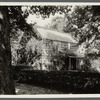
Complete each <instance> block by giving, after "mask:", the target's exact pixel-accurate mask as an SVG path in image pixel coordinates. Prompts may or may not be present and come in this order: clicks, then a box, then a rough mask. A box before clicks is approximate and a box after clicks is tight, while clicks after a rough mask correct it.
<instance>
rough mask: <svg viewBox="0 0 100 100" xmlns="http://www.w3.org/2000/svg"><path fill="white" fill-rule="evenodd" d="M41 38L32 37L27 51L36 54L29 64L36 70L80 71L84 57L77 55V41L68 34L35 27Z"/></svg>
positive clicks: (27, 45)
mask: <svg viewBox="0 0 100 100" xmlns="http://www.w3.org/2000/svg"><path fill="white" fill-rule="evenodd" d="M33 28H34V32H36V33H37V35H38V36H39V37H40V39H36V38H34V37H32V38H31V39H30V40H29V41H28V43H27V44H26V50H28V51H29V50H32V53H33V54H34V53H35V54H36V56H34V57H33V58H32V60H31V61H30V62H29V63H28V65H29V66H33V69H34V70H48V71H52V70H77V69H80V62H81V60H82V59H83V56H82V55H79V54H78V53H77V50H78V46H77V43H78V42H77V41H76V40H75V39H74V38H73V37H72V36H71V35H70V34H68V33H63V32H58V31H55V30H50V29H46V28H43V27H38V26H34V27H33Z"/></svg>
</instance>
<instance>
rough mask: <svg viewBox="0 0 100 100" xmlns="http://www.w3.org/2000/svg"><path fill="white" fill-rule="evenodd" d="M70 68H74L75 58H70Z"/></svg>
mask: <svg viewBox="0 0 100 100" xmlns="http://www.w3.org/2000/svg"><path fill="white" fill-rule="evenodd" d="M71 70H76V58H71Z"/></svg>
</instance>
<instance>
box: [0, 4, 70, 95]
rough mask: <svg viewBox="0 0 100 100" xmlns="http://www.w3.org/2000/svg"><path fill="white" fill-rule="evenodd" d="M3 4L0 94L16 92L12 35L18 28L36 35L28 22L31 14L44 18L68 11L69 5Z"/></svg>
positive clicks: (1, 16) (0, 28) (0, 8)
mask: <svg viewBox="0 0 100 100" xmlns="http://www.w3.org/2000/svg"><path fill="white" fill-rule="evenodd" d="M23 7H24V9H25V8H26V9H25V10H24V11H23V10H22V6H1V7H0V86H1V87H0V94H15V87H14V81H13V72H12V66H11V46H10V37H12V36H13V35H15V33H16V31H17V30H18V29H21V30H22V31H23V32H25V33H27V36H28V34H30V33H32V34H31V35H33V36H36V35H35V32H34V30H32V25H29V24H27V23H26V18H27V16H28V15H29V14H36V15H37V16H39V15H41V16H42V17H43V18H46V17H49V16H50V14H53V15H54V14H55V13H56V12H58V13H67V12H68V11H69V10H70V7H69V8H68V6H23Z"/></svg>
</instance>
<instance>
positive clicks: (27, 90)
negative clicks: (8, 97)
mask: <svg viewBox="0 0 100 100" xmlns="http://www.w3.org/2000/svg"><path fill="white" fill-rule="evenodd" d="M16 94H17V95H21V94H27V95H28V94H62V92H59V91H56V90H53V89H47V88H43V87H39V86H34V85H33V86H32V85H27V84H22V83H16Z"/></svg>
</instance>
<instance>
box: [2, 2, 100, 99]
mask: <svg viewBox="0 0 100 100" xmlns="http://www.w3.org/2000/svg"><path fill="white" fill-rule="evenodd" d="M22 5H29V6H31V5H51V6H52V5H61V6H65V5H100V2H25V1H24V2H0V6H22ZM0 98H100V94H43V95H39V94H35V95H27V94H25V95H0Z"/></svg>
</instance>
